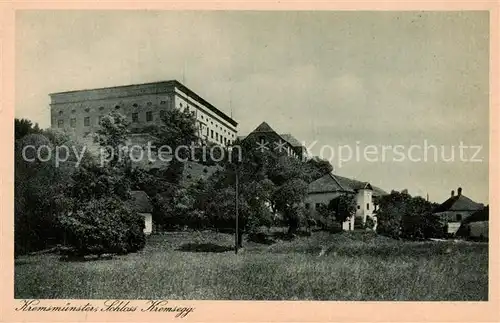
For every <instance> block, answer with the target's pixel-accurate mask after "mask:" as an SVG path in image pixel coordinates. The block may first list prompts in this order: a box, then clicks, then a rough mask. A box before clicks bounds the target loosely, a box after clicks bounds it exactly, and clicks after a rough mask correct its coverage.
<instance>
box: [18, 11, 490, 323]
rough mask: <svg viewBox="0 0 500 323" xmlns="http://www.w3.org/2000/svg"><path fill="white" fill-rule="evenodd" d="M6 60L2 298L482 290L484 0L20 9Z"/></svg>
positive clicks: (455, 297) (422, 295)
mask: <svg viewBox="0 0 500 323" xmlns="http://www.w3.org/2000/svg"><path fill="white" fill-rule="evenodd" d="M15 57H16V59H15V66H14V67H13V69H14V71H15V111H14V113H13V116H14V120H12V121H13V122H14V126H13V128H14V140H15V143H14V174H13V187H14V189H13V191H14V207H13V211H14V214H13V218H14V221H13V222H14V234H13V237H14V241H13V242H14V246H13V248H14V268H13V276H14V278H13V279H14V286H13V287H14V291H13V294H14V298H15V299H16V300H25V301H24V303H19V306H21V307H24V308H26V309H28V310H30V311H37V310H43V309H37V306H41V304H40V300H44V299H49V300H58V299H61V300H63V299H66V300H110V301H105V302H103V303H102V304H101V305H100V306H101V308H105V309H107V310H109V311H112V310H115V311H127V310H128V309H127V306H129V305H127V304H129V303H128V301H129V300H234V301H236V300H252V301H275V300H278V301H463V302H466V301H467V302H470V301H475V302H477V301H481V302H487V301H488V300H489V296H488V295H491V294H489V287H490V286H489V280H488V274H489V270H488V268H489V257H488V252H489V232H490V228H489V208H490V189H489V188H490V186H489V183H490V180H489V177H490V174H489V167H490V67H491V66H490V13H489V12H488V11H486V10H485V11H426V10H423V11H314V10H308V11H293V10H276V11H256V10H255V11H252V10H249V11H243V10H242V11H230V10H214V11H201V10H193V11H187V10H186V11H182V10H178V11H177V10H123V11H121V10H18V11H17V12H16V14H15ZM12 121H10V122H12ZM9 216H10V215H9ZM26 300H32V301H26ZM64 304H65V303H64ZM68 304H70V303H68ZM165 304H166V303H165ZM68 306H70V305H68ZM161 306H164V304H162V303H161V302H159V303H154V302H151V305H150V311H160V310H161ZM165 311H167V310H166V309H165ZM186 311H188V310H186ZM181 312H182V311H181ZM181 314H182V315H184V314H186V315H187V314H188V313H184V312H182V313H180V315H181ZM182 315H181V317H182Z"/></svg>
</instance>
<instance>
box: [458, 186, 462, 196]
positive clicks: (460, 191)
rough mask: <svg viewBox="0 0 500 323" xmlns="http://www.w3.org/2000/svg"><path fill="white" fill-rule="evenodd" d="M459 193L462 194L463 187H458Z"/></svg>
mask: <svg viewBox="0 0 500 323" xmlns="http://www.w3.org/2000/svg"><path fill="white" fill-rule="evenodd" d="M457 194H458V196H460V195H462V188H461V187H459V188H458V190H457Z"/></svg>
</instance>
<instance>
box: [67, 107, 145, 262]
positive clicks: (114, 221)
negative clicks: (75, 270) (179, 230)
mask: <svg viewBox="0 0 500 323" xmlns="http://www.w3.org/2000/svg"><path fill="white" fill-rule="evenodd" d="M100 126H101V127H100V129H99V130H98V135H99V143H100V144H101V146H102V147H103V148H105V152H106V153H107V154H108V156H107V157H108V160H109V163H106V164H104V165H99V164H98V163H97V162H95V161H90V162H88V163H86V164H85V165H82V166H80V167H79V168H78V169H77V170H76V171H75V172H74V174H73V175H72V181H71V186H70V187H69V188H68V189H67V190H66V193H65V195H64V197H63V199H64V200H65V204H66V205H67V209H66V210H64V212H60V213H59V214H58V223H59V225H60V226H61V228H62V229H63V231H64V236H65V244H66V245H67V246H70V247H71V249H70V250H71V252H72V253H73V254H76V255H79V256H83V255H86V254H97V255H101V254H103V253H124V252H133V251H137V250H139V249H140V248H142V247H144V243H145V237H144V232H143V229H144V219H143V218H142V216H140V215H139V214H137V213H136V212H135V211H133V209H132V208H131V207H130V204H129V203H130V201H129V199H130V188H131V185H132V179H131V177H130V175H131V173H132V170H131V169H130V164H129V163H128V160H127V158H126V157H125V156H120V155H119V153H118V150H120V149H122V148H123V147H124V144H125V142H126V135H127V133H128V130H127V129H126V127H127V123H126V120H125V118H124V117H123V116H121V115H119V114H116V113H112V114H111V115H109V116H106V117H104V118H103V119H102V120H101V122H100Z"/></svg>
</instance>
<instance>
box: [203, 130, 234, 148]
mask: <svg viewBox="0 0 500 323" xmlns="http://www.w3.org/2000/svg"><path fill="white" fill-rule="evenodd" d="M209 130H210V139H212V140H214V139H215V141H216V142H219V143H221V144H224V145H226V146H227V145H230V144H231V140H230V139H229V138H227V137H224V136H223V135H222V134H219V133H218V132H214V130H213V129H208V128H207V133H206V136H207V138H208V137H209V136H208V133H209ZM214 135H215V137H214ZM233 137H234V134H233Z"/></svg>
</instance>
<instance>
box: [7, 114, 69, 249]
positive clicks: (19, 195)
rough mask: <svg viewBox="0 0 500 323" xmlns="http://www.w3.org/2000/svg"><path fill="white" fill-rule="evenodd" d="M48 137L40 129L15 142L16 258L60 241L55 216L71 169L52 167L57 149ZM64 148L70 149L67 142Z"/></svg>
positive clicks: (47, 132)
mask: <svg viewBox="0 0 500 323" xmlns="http://www.w3.org/2000/svg"><path fill="white" fill-rule="evenodd" d="M21 123H22V124H28V123H29V122H21ZM18 130H19V128H16V131H18ZM25 130H26V129H24V128H23V129H21V130H20V131H25ZM30 131H31V130H30ZM50 134H51V132H50V131H42V130H40V129H35V130H33V132H32V133H28V134H24V135H21V134H19V133H16V137H20V139H18V140H16V141H15V148H14V149H15V151H14V177H15V179H14V197H15V198H14V201H15V203H14V220H15V222H14V223H15V224H14V229H15V230H14V235H15V254H16V255H19V254H23V253H26V252H30V251H34V250H39V249H43V248H45V247H48V246H50V245H53V244H56V243H58V242H60V239H61V235H60V231H59V230H58V227H57V221H56V214H57V213H58V212H60V210H61V208H63V206H64V204H63V203H60V202H61V199H59V196H61V195H62V194H63V193H64V192H65V191H67V186H68V181H69V178H70V176H71V172H72V170H73V169H74V167H72V166H71V165H68V164H67V163H60V164H56V163H55V160H54V154H53V151H54V149H55V147H57V145H56V144H55V143H54V142H53V141H55V140H54V137H53V136H50ZM49 138H51V139H52V140H53V141H51V139H49ZM66 144H68V145H70V143H69V142H68V141H67V140H66ZM30 146H31V147H30ZM27 147H30V148H29V149H26V150H25V151H24V156H23V148H27ZM38 148H40V150H38ZM42 148H43V149H42ZM37 150H38V156H37Z"/></svg>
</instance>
